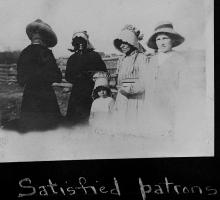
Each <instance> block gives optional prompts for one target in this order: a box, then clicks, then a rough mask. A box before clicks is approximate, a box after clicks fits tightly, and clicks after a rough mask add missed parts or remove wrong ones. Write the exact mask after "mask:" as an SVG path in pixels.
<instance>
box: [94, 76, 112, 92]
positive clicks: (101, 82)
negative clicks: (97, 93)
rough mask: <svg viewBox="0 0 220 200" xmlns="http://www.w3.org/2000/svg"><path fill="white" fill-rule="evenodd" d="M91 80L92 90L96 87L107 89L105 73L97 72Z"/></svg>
mask: <svg viewBox="0 0 220 200" xmlns="http://www.w3.org/2000/svg"><path fill="white" fill-rule="evenodd" d="M93 80H94V81H95V85H94V89H96V88H97V87H98V86H104V87H109V83H108V75H107V73H106V72H97V73H95V74H94V75H93Z"/></svg>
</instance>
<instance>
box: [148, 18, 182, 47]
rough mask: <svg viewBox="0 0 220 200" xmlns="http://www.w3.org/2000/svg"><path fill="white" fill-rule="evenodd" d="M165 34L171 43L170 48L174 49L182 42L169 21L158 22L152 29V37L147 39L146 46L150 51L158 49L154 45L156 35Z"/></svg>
mask: <svg viewBox="0 0 220 200" xmlns="http://www.w3.org/2000/svg"><path fill="white" fill-rule="evenodd" d="M161 33H163V34H166V35H168V36H169V37H170V38H171V40H172V41H173V43H172V47H176V46H178V45H180V44H182V43H183V42H184V40H185V39H184V37H183V36H181V35H180V34H179V33H177V32H176V31H175V30H174V28H173V24H172V23H171V22H169V21H165V22H160V23H158V24H157V26H156V28H155V29H154V33H153V35H152V36H151V37H150V38H149V40H148V42H147V46H148V47H150V48H152V49H158V48H157V45H156V37H157V36H158V34H161Z"/></svg>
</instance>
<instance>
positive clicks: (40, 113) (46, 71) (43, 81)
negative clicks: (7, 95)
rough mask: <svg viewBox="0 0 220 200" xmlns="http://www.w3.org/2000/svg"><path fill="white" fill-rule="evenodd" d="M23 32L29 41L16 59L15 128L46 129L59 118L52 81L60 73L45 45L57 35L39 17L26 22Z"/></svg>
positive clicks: (48, 44) (52, 126)
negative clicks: (17, 113)
mask: <svg viewBox="0 0 220 200" xmlns="http://www.w3.org/2000/svg"><path fill="white" fill-rule="evenodd" d="M26 32H27V35H28V37H29V39H30V40H31V44H30V45H29V46H27V47H26V48H25V49H24V50H23V51H22V52H21V55H20V57H19V59H18V62H17V72H18V73H17V78H18V83H19V84H20V85H21V86H24V93H23V99H22V105H21V118H20V122H19V129H20V131H23V132H27V131H32V130H48V129H51V128H54V127H55V125H57V124H58V122H59V120H60V119H61V113H60V110H59V106H58V103H57V98H56V95H55V92H54V90H53V88H52V83H54V82H60V81H61V79H62V74H61V72H60V70H59V68H58V66H57V64H56V60H55V58H54V55H53V53H52V51H51V50H50V49H48V47H53V46H55V45H56V43H57V38H56V35H55V33H54V32H53V31H52V29H51V27H50V26H49V25H48V24H46V23H44V22H43V21H41V20H36V21H34V22H32V23H30V24H29V25H28V26H27V28H26Z"/></svg>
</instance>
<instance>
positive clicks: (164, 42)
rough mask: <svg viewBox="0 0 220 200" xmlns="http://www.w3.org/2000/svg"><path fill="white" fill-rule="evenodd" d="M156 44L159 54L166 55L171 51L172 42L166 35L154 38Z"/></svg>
mask: <svg viewBox="0 0 220 200" xmlns="http://www.w3.org/2000/svg"><path fill="white" fill-rule="evenodd" d="M156 44H157V48H158V51H159V52H163V53H166V52H169V51H171V50H172V40H171V38H170V37H169V36H168V35H165V34H160V35H158V36H157V37H156Z"/></svg>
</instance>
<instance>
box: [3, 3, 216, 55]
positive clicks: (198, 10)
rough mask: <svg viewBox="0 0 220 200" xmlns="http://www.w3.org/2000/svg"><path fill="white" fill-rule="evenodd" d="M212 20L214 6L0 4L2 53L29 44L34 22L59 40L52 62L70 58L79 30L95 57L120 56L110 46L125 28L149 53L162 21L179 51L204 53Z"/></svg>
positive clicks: (168, 4) (20, 48)
mask: <svg viewBox="0 0 220 200" xmlns="http://www.w3.org/2000/svg"><path fill="white" fill-rule="evenodd" d="M212 15H213V0H37V1H36V0H0V24H1V31H0V51H4V50H22V49H23V48H24V47H25V46H27V45H28V44H30V41H29V39H28V37H27V35H26V32H25V29H26V26H27V24H29V23H30V22H32V21H34V20H36V19H38V18H39V19H42V20H43V21H45V22H46V23H48V24H49V25H50V26H51V27H52V28H53V30H54V32H55V33H56V34H57V38H58V44H57V45H56V46H55V47H54V48H53V49H52V50H53V52H54V55H55V57H63V56H64V57H68V56H69V55H70V54H71V52H69V51H68V50H67V49H68V48H71V38H72V34H73V33H74V31H78V30H87V32H88V34H89V36H90V42H91V43H92V44H93V45H94V46H95V49H96V51H102V52H105V53H119V52H118V51H117V50H116V49H115V48H114V46H113V40H114V39H115V38H116V37H117V35H118V34H119V32H120V30H121V29H122V28H123V26H124V25H126V24H133V25H134V26H136V27H137V28H138V29H140V30H141V32H142V33H143V34H144V39H143V41H142V42H141V43H142V44H143V46H144V47H145V48H147V46H146V42H147V40H148V38H149V37H150V36H151V34H152V33H153V30H154V28H155V25H156V24H158V22H160V21H164V20H166V21H167V20H168V21H171V22H172V23H173V25H174V29H175V30H176V31H177V32H178V33H179V34H181V35H182V36H184V37H185V39H186V40H185V42H184V43H183V44H182V45H180V46H179V47H177V49H180V50H186V49H205V48H206V44H207V43H206V39H207V30H206V29H207V27H210V26H207V23H209V21H210V19H211V20H212ZM211 28H212V27H211ZM209 33H210V32H209Z"/></svg>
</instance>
